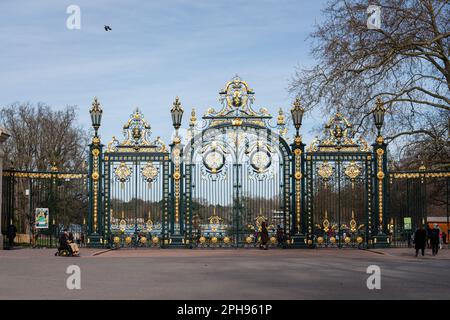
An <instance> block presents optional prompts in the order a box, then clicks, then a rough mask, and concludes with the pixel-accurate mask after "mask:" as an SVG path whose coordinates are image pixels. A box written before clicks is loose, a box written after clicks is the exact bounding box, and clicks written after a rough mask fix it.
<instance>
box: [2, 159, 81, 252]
mask: <svg viewBox="0 0 450 320" xmlns="http://www.w3.org/2000/svg"><path fill="white" fill-rule="evenodd" d="M87 182H88V179H87V174H86V173H75V172H61V171H58V169H57V168H56V166H55V165H53V166H52V171H23V170H4V171H3V190H2V193H3V194H2V197H3V201H2V210H1V212H2V217H1V219H2V223H1V225H2V230H1V232H2V234H3V235H4V247H5V248H8V247H9V246H11V245H13V244H14V242H15V243H16V244H20V245H27V244H28V245H30V246H31V247H56V246H57V243H58V237H59V235H60V233H61V232H62V230H63V229H64V228H67V229H69V231H70V232H72V233H73V234H74V238H75V240H76V241H78V242H79V243H80V244H82V245H83V244H84V236H85V233H86V212H87V207H88V188H87ZM37 208H47V209H48V216H42V218H43V219H44V221H46V222H48V227H43V228H35V223H36V209H37ZM38 216H39V215H38ZM10 225H14V226H15V228H16V229H17V237H16V239H15V241H14V242H13V243H11V242H10V241H9V239H8V232H7V231H8V226H10Z"/></svg>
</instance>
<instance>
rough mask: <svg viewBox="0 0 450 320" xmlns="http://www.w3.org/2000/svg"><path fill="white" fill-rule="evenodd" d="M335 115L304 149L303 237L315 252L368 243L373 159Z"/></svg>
mask: <svg viewBox="0 0 450 320" xmlns="http://www.w3.org/2000/svg"><path fill="white" fill-rule="evenodd" d="M372 154H373V153H372V152H371V149H370V147H369V145H368V144H367V142H366V141H365V140H364V139H362V138H360V139H359V140H357V141H356V140H355V139H354V138H353V132H352V126H351V124H350V123H349V122H348V121H347V120H346V119H345V118H344V117H343V116H342V115H341V114H340V113H337V114H336V115H335V116H333V117H332V118H331V119H330V121H329V122H328V123H327V124H326V126H325V132H324V136H323V137H322V138H321V139H319V138H316V139H315V140H314V141H313V142H312V143H311V145H310V146H309V147H308V148H307V150H306V193H305V196H306V199H305V200H306V208H307V214H308V221H309V223H308V233H309V234H310V235H311V236H312V238H313V239H310V240H311V241H314V242H315V244H316V245H317V246H319V247H361V246H363V245H364V244H366V243H367V242H368V241H369V239H371V238H372V230H373V226H372V210H373V208H372V206H373V204H372V202H373V199H372V197H373V188H372V183H373V180H372V175H373V169H372V164H373V156H372Z"/></svg>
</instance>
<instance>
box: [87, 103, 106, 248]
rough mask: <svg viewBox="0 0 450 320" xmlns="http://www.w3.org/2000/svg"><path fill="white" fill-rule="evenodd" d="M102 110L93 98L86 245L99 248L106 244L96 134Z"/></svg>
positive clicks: (100, 157)
mask: <svg viewBox="0 0 450 320" xmlns="http://www.w3.org/2000/svg"><path fill="white" fill-rule="evenodd" d="M102 112H103V110H102V109H101V107H100V103H98V101H97V98H94V101H93V103H92V108H91V110H90V113H91V118H92V126H93V127H94V129H95V134H94V137H93V138H92V142H91V144H90V145H89V173H88V175H89V215H88V228H87V233H88V234H87V244H88V246H90V247H100V246H103V243H106V239H104V225H103V213H102V202H103V201H102V199H103V197H102V193H103V192H102V180H103V179H102V162H103V145H102V144H101V140H100V137H99V136H98V134H97V132H98V129H99V128H100V120H101V114H102Z"/></svg>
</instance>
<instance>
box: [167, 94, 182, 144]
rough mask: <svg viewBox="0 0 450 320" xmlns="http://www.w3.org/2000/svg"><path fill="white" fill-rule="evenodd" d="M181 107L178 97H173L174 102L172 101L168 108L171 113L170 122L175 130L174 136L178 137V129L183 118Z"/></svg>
mask: <svg viewBox="0 0 450 320" xmlns="http://www.w3.org/2000/svg"><path fill="white" fill-rule="evenodd" d="M183 112H184V110H183V108H182V107H181V103H180V99H179V98H178V97H176V98H175V102H174V103H173V107H172V109H171V110H170V113H171V114H172V124H173V127H174V128H175V130H176V136H177V137H178V129H180V127H181V119H182V118H183Z"/></svg>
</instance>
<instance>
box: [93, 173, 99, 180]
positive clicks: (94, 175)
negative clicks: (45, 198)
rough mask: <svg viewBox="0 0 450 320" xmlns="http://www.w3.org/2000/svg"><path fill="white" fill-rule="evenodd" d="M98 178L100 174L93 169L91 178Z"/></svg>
mask: <svg viewBox="0 0 450 320" xmlns="http://www.w3.org/2000/svg"><path fill="white" fill-rule="evenodd" d="M99 178H100V175H99V174H98V172H97V171H94V172H93V173H92V180H94V181H97V180H98V179H99Z"/></svg>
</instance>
